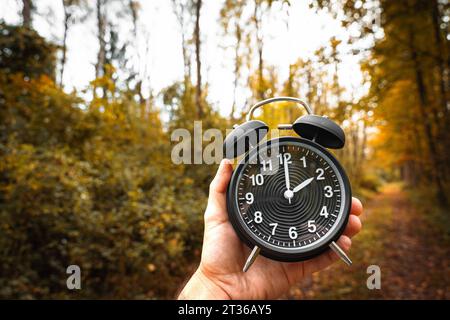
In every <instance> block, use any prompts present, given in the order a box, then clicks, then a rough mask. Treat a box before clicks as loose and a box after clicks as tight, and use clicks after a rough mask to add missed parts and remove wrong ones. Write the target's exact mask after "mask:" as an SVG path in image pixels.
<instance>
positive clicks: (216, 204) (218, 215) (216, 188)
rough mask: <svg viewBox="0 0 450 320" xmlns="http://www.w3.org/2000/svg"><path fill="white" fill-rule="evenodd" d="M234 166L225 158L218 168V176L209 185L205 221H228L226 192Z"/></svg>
mask: <svg viewBox="0 0 450 320" xmlns="http://www.w3.org/2000/svg"><path fill="white" fill-rule="evenodd" d="M232 172H233V167H232V166H231V163H230V161H229V160H228V159H223V160H222V161H221V162H220V165H219V169H217V173H216V176H215V177H214V179H213V181H212V182H211V184H210V186H209V198H208V206H207V208H206V212H205V223H206V224H208V223H210V222H213V223H222V222H226V221H228V213H227V201H226V193H227V187H228V183H229V182H230V179H231V174H232Z"/></svg>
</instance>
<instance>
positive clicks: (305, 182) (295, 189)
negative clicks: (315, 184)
mask: <svg viewBox="0 0 450 320" xmlns="http://www.w3.org/2000/svg"><path fill="white" fill-rule="evenodd" d="M313 180H314V178H309V179H306V180H305V181H303V182H302V183H300V184H299V185H298V186H296V187H295V188H294V190H292V191H293V192H294V193H295V192H298V191H300V190H301V189H303V188H304V187H306V186H307V185H308V184H310V183H311V182H312V181H313Z"/></svg>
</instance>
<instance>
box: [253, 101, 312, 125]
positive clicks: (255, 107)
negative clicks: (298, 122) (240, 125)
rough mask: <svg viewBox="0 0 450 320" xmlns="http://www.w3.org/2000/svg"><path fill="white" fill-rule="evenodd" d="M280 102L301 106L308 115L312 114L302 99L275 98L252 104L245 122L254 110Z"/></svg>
mask: <svg viewBox="0 0 450 320" xmlns="http://www.w3.org/2000/svg"><path fill="white" fill-rule="evenodd" d="M280 101H291V102H296V103H297V104H299V105H301V106H303V108H305V110H306V112H307V113H308V114H313V111H312V109H311V107H310V106H309V105H308V104H307V103H306V102H305V101H303V100H302V99H299V98H293V97H275V98H269V99H266V100H263V101H260V102H258V103H256V104H254V105H253V106H252V107H251V108H250V110H249V111H248V113H247V116H246V118H245V120H246V121H250V120H251V118H252V116H253V113H254V112H255V111H256V109H258V108H260V107H262V106H264V105H266V104H269V103H273V102H280Z"/></svg>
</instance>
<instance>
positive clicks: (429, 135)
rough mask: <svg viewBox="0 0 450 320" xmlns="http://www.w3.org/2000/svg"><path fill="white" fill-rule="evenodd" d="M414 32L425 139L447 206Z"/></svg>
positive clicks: (440, 194) (440, 195)
mask: <svg viewBox="0 0 450 320" xmlns="http://www.w3.org/2000/svg"><path fill="white" fill-rule="evenodd" d="M413 33H414V31H413V30H411V32H410V35H409V37H410V39H409V40H410V48H409V49H410V54H411V59H412V62H413V65H414V73H415V78H416V87H417V93H418V97H419V111H420V115H421V117H422V124H423V127H424V132H425V137H426V142H427V143H426V144H427V145H428V148H429V154H430V160H431V165H432V172H433V176H434V177H433V178H434V180H435V182H436V187H437V196H438V200H439V201H440V202H441V204H442V205H444V206H446V205H447V203H448V199H447V195H446V193H445V188H444V183H443V181H442V176H441V165H440V161H439V154H438V149H437V146H436V141H435V139H434V137H433V130H432V127H431V123H430V119H429V114H428V112H427V105H428V97H427V92H426V87H425V82H424V75H423V70H422V66H421V64H420V61H419V57H418V53H417V50H416V48H415V45H414V34H413Z"/></svg>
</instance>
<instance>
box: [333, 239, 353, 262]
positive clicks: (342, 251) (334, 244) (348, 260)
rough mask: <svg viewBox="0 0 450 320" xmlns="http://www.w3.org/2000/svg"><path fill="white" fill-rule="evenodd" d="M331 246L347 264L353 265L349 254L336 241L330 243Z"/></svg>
mask: <svg viewBox="0 0 450 320" xmlns="http://www.w3.org/2000/svg"><path fill="white" fill-rule="evenodd" d="M330 248H331V250H333V251H334V252H335V253H336V254H337V255H338V256H339V258H341V259H342V261H344V262H345V263H346V264H347V265H349V266H351V265H352V260H350V258H349V257H348V256H347V254H346V253H345V252H344V250H342V249H341V248H340V247H339V246H338V245H337V244H336V242H334V241H333V242H332V243H330Z"/></svg>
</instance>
